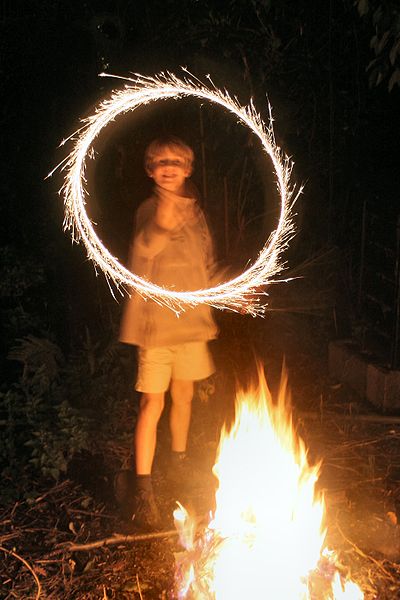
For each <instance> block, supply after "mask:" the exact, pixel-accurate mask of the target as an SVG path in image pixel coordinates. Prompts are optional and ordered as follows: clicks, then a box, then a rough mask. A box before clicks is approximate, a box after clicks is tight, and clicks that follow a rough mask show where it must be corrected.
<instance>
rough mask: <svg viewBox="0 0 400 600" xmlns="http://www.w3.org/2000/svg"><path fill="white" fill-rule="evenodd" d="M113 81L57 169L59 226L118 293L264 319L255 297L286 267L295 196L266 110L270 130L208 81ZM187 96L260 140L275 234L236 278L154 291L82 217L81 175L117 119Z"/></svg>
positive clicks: (171, 78) (261, 305) (176, 308)
mask: <svg viewBox="0 0 400 600" xmlns="http://www.w3.org/2000/svg"><path fill="white" fill-rule="evenodd" d="M102 75H103V76H109V77H114V76H112V75H106V74H102ZM118 79H122V80H123V81H125V82H127V83H126V85H125V87H124V88H123V89H120V90H118V91H115V92H114V93H113V94H112V95H111V97H110V98H108V99H106V100H104V101H103V102H101V103H100V104H99V106H98V107H97V108H96V110H95V113H94V114H93V115H92V116H90V117H89V118H87V119H86V120H85V121H83V126H82V127H81V128H80V129H79V130H78V131H77V132H76V133H75V134H74V135H73V136H71V137H70V138H69V139H71V138H72V139H73V140H74V146H73V150H72V152H71V153H70V155H69V156H68V157H66V158H65V160H64V161H63V162H62V163H60V165H58V167H61V168H62V170H65V171H66V175H65V181H64V185H63V188H62V193H63V196H64V201H65V219H64V228H65V229H69V230H70V231H71V234H72V238H73V240H74V241H79V240H81V241H82V242H83V243H84V245H85V247H86V251H87V254H88V257H89V258H90V259H91V260H92V261H93V262H94V264H95V266H97V267H99V268H100V269H101V270H102V271H103V272H104V274H105V276H106V278H107V280H110V281H111V282H113V283H114V284H115V285H116V286H117V288H118V289H120V290H121V293H123V292H124V291H125V290H126V289H127V288H128V289H129V288H131V289H133V290H136V292H138V293H139V294H141V295H142V296H143V297H144V298H150V299H152V300H154V301H156V302H158V303H160V304H163V305H165V306H167V307H168V308H170V309H172V310H174V311H175V312H177V313H179V312H181V311H183V310H185V308H186V307H187V306H196V305H198V304H202V303H204V304H209V305H211V306H214V307H216V308H220V309H230V310H236V311H241V312H248V313H250V314H252V315H253V316H254V315H257V314H263V312H264V310H265V303H266V302H265V296H266V293H265V292H261V293H260V292H259V290H260V288H264V287H265V286H267V285H268V284H271V283H274V282H275V281H274V278H275V277H276V276H277V275H278V274H279V273H281V271H282V270H283V268H284V265H283V263H282V261H281V254H282V252H283V250H284V249H285V248H286V246H287V244H288V241H289V239H290V238H291V237H292V235H293V233H294V226H293V221H292V214H291V207H292V205H293V203H294V201H295V199H296V197H297V195H298V193H300V191H301V190H297V192H296V190H295V188H294V187H293V186H291V185H290V175H291V171H292V163H291V161H290V160H289V159H288V158H287V157H285V156H284V155H283V154H282V152H281V150H280V149H279V148H278V147H277V146H276V144H275V138H274V132H273V127H272V117H271V110H270V111H269V124H268V125H266V124H265V123H264V122H263V120H262V119H261V117H260V115H259V114H258V113H257V111H256V110H255V107H254V105H253V103H252V102H251V103H250V104H249V105H248V106H245V107H243V106H241V105H240V104H239V102H238V101H237V99H236V98H232V97H231V96H230V95H229V93H228V92H226V91H221V90H219V89H217V88H216V87H215V86H214V85H213V83H212V82H211V80H210V79H209V78H208V79H209V85H204V84H203V83H202V82H200V81H198V80H196V79H195V78H194V77H193V76H191V75H190V74H187V77H185V78H183V79H179V78H178V77H177V76H176V75H174V74H171V73H166V74H165V73H162V74H160V75H158V76H155V77H144V76H142V75H136V76H135V77H134V78H128V77H126V78H125V77H119V78H118ZM189 96H194V97H195V98H198V99H200V100H203V101H207V102H210V103H213V104H216V105H218V106H220V107H221V108H222V109H224V110H226V111H228V112H229V113H231V114H233V115H234V116H235V117H236V118H237V119H238V121H239V122H240V123H242V124H243V125H244V126H246V127H248V128H249V129H250V130H251V131H252V132H253V133H254V134H255V135H256V136H257V137H258V138H259V140H260V142H261V144H262V148H263V151H264V152H265V153H266V154H267V155H268V156H269V157H270V159H271V161H272V164H273V168H274V171H275V174H276V183H277V188H278V192H279V195H280V199H281V205H280V214H279V220H278V224H277V228H276V229H275V231H273V232H272V234H271V235H270V237H269V239H268V240H267V242H266V243H265V245H264V247H263V248H262V250H261V251H260V252H259V254H258V257H257V259H256V260H255V262H254V263H253V264H252V265H251V266H250V267H249V268H248V269H247V270H246V271H244V272H243V273H241V274H240V275H239V276H238V277H235V278H234V279H231V280H229V281H226V282H223V283H221V284H220V285H217V286H214V287H210V288H208V289H201V290H194V291H190V292H179V291H175V290H171V289H165V288H163V287H159V286H156V285H154V284H153V283H151V282H150V281H148V280H145V279H142V278H140V277H139V276H138V275H136V274H135V273H132V272H130V271H129V270H128V269H126V268H125V267H124V266H123V265H121V264H120V263H119V261H118V259H117V258H116V257H114V256H112V255H111V254H110V252H109V251H108V249H107V248H106V247H105V246H104V245H103V244H102V242H101V240H100V239H99V237H98V236H97V234H96V231H95V229H94V226H93V223H92V222H91V220H90V219H89V217H88V215H87V213H86V208H85V206H86V203H87V201H88V199H89V195H88V192H87V190H86V188H85V171H86V162H87V159H88V158H93V155H94V150H93V144H94V142H95V140H96V138H97V136H98V135H99V133H100V132H101V131H102V129H103V128H104V127H106V126H107V125H108V124H109V123H110V122H112V121H113V120H115V119H116V118H117V117H118V116H119V115H121V114H124V113H127V112H129V111H134V110H135V109H137V108H138V107H140V106H142V105H145V104H148V103H149V102H154V101H157V100H161V99H168V98H175V99H179V98H184V97H189ZM63 143H64V142H63ZM50 175H51V174H50ZM254 298H256V300H255V299H254ZM261 299H263V302H262V301H261Z"/></svg>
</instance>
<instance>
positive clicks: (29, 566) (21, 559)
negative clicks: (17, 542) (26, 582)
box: [0, 546, 42, 600]
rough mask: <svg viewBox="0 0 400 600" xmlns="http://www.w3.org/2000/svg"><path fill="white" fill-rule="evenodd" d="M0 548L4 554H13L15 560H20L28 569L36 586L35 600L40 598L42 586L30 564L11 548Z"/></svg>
mask: <svg viewBox="0 0 400 600" xmlns="http://www.w3.org/2000/svg"><path fill="white" fill-rule="evenodd" d="M0 550H2V551H3V552H5V553H6V554H9V555H10V556H13V557H14V558H16V559H17V560H20V561H21V562H22V564H23V565H25V567H26V568H27V569H28V571H30V573H31V574H32V577H33V578H34V580H35V583H36V586H37V593H36V596H35V598H36V600H38V599H39V598H40V595H41V593H42V586H41V585H40V581H39V578H38V576H37V575H36V573H35V571H34V570H33V568H32V567H31V565H30V564H29V563H28V562H27V561H26V560H25V559H24V558H22V556H20V555H19V554H17V553H16V552H13V550H7V548H4V547H3V546H0Z"/></svg>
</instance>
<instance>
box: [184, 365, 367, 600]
mask: <svg viewBox="0 0 400 600" xmlns="http://www.w3.org/2000/svg"><path fill="white" fill-rule="evenodd" d="M286 387H287V386H286V379H284V380H283V382H282V385H281V389H280V393H279V398H278V401H277V403H276V404H274V403H273V402H272V400H271V396H270V393H269V390H268V388H267V385H266V382H265V378H264V375H263V373H262V372H261V370H260V383H259V386H258V389H257V390H254V391H251V392H243V391H242V392H240V393H239V394H238V396H237V400H236V419H235V423H234V425H233V427H232V429H231V430H230V431H229V432H228V431H227V430H226V429H224V430H223V431H222V434H221V440H220V444H219V448H218V453H217V454H218V455H217V460H216V464H215V466H214V473H215V475H216V476H217V478H218V481H219V486H218V489H217V492H216V509H215V511H214V514H213V515H212V516H211V520H210V523H209V524H208V526H207V528H206V530H205V532H204V535H203V536H202V537H200V538H199V539H197V540H195V538H194V533H193V528H192V526H191V519H190V516H189V515H188V513H187V512H186V511H185V510H184V509H183V507H182V506H180V507H179V508H178V509H177V510H176V511H175V513H174V517H175V524H176V527H177V529H178V531H179V534H180V539H181V541H182V542H183V545H184V547H185V548H186V552H184V553H182V555H181V557H180V558H178V561H177V581H178V597H179V598H180V599H183V598H190V599H191V600H192V599H193V600H211V599H212V600H243V598H252V599H253V598H254V599H261V598H273V599H274V600H294V599H296V600H311V598H313V599H314V600H316V599H317V598H318V599H321V600H322V599H323V600H339V599H340V600H362V599H363V598H364V596H363V593H362V591H361V590H360V588H359V587H358V586H357V585H356V584H355V583H353V582H351V581H348V582H343V581H342V578H341V576H340V574H339V572H338V571H337V569H336V567H335V564H334V560H335V558H334V557H335V554H334V553H333V552H331V551H328V550H327V549H326V548H324V546H325V535H326V530H325V526H324V512H325V505H324V500H323V498H322V497H317V494H316V492H315V483H316V481H317V479H318V474H319V469H320V464H317V465H314V466H310V465H309V463H308V460H307V450H306V447H305V444H304V442H303V441H302V440H301V439H300V438H299V437H297V436H296V434H295V432H294V429H293V426H292V421H291V417H290V410H289V402H288V399H287V398H288V396H287V394H286ZM318 586H319V587H318Z"/></svg>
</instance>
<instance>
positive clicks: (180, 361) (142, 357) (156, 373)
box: [136, 342, 215, 394]
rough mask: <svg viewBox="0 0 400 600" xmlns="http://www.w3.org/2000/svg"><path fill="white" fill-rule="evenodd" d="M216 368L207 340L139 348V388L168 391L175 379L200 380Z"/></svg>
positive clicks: (151, 391)
mask: <svg viewBox="0 0 400 600" xmlns="http://www.w3.org/2000/svg"><path fill="white" fill-rule="evenodd" d="M214 371H215V367H214V361H213V359H212V356H211V353H210V351H209V349H208V345H207V342H188V343H186V344H177V345H175V346H163V347H161V348H148V349H145V348H138V375H137V381H136V390H137V391H138V392H145V393H148V394H151V393H153V394H156V393H160V392H166V391H167V389H168V388H169V384H170V382H171V379H180V380H183V381H199V380H200V379H206V377H209V376H210V375H212V374H213V373H214Z"/></svg>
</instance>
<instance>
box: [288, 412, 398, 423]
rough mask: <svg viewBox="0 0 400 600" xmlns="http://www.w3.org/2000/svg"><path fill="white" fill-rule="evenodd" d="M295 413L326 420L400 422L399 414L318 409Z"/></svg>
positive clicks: (299, 415)
mask: <svg viewBox="0 0 400 600" xmlns="http://www.w3.org/2000/svg"><path fill="white" fill-rule="evenodd" d="M296 415H297V416H298V417H299V418H300V419H318V420H326V419H327V418H331V419H334V420H338V421H364V422H366V423H382V424H387V425H398V424H400V416H397V415H377V414H369V415H366V414H357V413H353V414H340V413H333V412H324V411H322V412H320V411H299V412H297V413H296Z"/></svg>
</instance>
